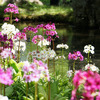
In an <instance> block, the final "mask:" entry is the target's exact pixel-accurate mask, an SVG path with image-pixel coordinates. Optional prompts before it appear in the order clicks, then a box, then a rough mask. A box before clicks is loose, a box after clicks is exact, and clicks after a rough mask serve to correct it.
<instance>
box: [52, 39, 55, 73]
mask: <svg viewBox="0 0 100 100" xmlns="http://www.w3.org/2000/svg"><path fill="white" fill-rule="evenodd" d="M52 42H53V50H55V44H54V39H53V38H52ZM53 68H54V74H55V58H53Z"/></svg>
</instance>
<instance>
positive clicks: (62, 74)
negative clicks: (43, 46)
mask: <svg viewBox="0 0 100 100" xmlns="http://www.w3.org/2000/svg"><path fill="white" fill-rule="evenodd" d="M61 59H62V64H61V65H63V48H62V57H61ZM62 76H63V66H62Z"/></svg>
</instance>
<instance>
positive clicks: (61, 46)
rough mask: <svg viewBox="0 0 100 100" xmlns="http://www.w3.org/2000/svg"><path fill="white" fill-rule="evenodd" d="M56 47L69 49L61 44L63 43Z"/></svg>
mask: <svg viewBox="0 0 100 100" xmlns="http://www.w3.org/2000/svg"><path fill="white" fill-rule="evenodd" d="M56 47H57V48H65V49H68V48H69V47H68V45H67V44H63V43H62V44H58V45H57V46H56Z"/></svg>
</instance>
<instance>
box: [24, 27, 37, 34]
mask: <svg viewBox="0 0 100 100" xmlns="http://www.w3.org/2000/svg"><path fill="white" fill-rule="evenodd" d="M27 31H31V32H34V33H37V32H38V30H37V27H36V28H34V27H32V26H28V27H25V28H24V29H23V32H27Z"/></svg>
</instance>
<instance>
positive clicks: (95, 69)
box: [85, 64, 99, 72]
mask: <svg viewBox="0 0 100 100" xmlns="http://www.w3.org/2000/svg"><path fill="white" fill-rule="evenodd" d="M88 69H90V70H91V71H96V72H99V68H98V67H96V66H95V65H92V64H87V65H86V66H85V70H88Z"/></svg>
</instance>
